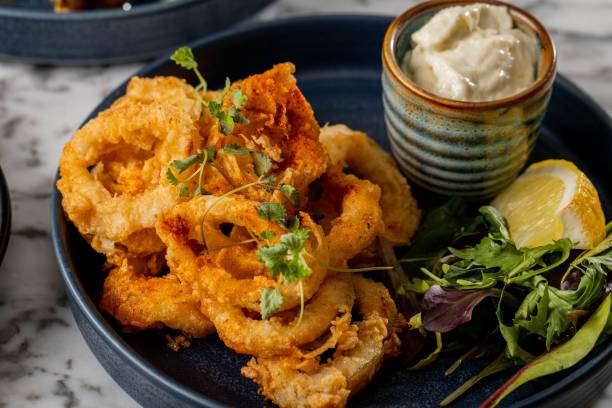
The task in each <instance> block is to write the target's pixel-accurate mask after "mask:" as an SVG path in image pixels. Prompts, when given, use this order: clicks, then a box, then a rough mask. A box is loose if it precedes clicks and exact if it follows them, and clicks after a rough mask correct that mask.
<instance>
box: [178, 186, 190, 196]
mask: <svg viewBox="0 0 612 408" xmlns="http://www.w3.org/2000/svg"><path fill="white" fill-rule="evenodd" d="M179 196H181V197H189V187H187V186H183V187H182V188H181V191H180V192H179Z"/></svg>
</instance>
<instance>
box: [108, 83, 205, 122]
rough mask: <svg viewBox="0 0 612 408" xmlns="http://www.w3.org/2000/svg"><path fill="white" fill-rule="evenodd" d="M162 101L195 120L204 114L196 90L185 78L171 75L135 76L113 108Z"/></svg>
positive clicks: (161, 102)
mask: <svg viewBox="0 0 612 408" xmlns="http://www.w3.org/2000/svg"><path fill="white" fill-rule="evenodd" d="M152 103H160V104H167V105H172V106H174V107H177V108H179V109H181V110H183V111H184V112H187V113H188V114H189V115H190V116H191V117H192V118H193V119H194V120H196V119H199V117H200V115H201V114H202V104H201V103H200V100H199V98H198V95H197V93H196V90H195V89H194V88H193V87H192V86H191V85H189V84H188V83H187V82H186V81H185V80H184V79H180V78H176V77H171V76H157V77H153V78H142V77H133V78H132V79H130V82H129V83H128V85H127V89H126V91H125V95H123V96H122V97H120V98H118V99H117V100H116V101H115V102H113V104H112V105H111V109H115V108H119V107H122V106H126V105H134V104H146V105H148V104H152Z"/></svg>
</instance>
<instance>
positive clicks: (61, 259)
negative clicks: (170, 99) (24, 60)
mask: <svg viewBox="0 0 612 408" xmlns="http://www.w3.org/2000/svg"><path fill="white" fill-rule="evenodd" d="M194 1H197V0H194ZM392 18H393V17H390V16H384V15H367V14H324V15H310V16H297V17H288V18H280V19H275V20H271V21H263V22H250V23H247V24H244V25H241V26H239V27H235V28H230V29H227V30H223V31H221V32H219V33H215V34H212V35H209V36H205V37H202V38H200V39H196V40H194V41H192V42H190V43H188V44H187V45H188V46H190V47H192V48H197V47H202V46H205V45H207V44H210V43H213V42H215V41H218V40H220V39H223V38H227V37H234V36H240V35H244V34H246V33H249V32H252V31H256V30H265V29H270V28H278V27H282V26H287V25H293V24H307V23H313V22H317V23H319V22H321V23H330V22H341V21H344V22H346V21H354V22H362V23H363V22H365V23H368V22H376V23H385V24H388V23H390V22H391V19H392ZM170 55H171V52H169V53H165V54H163V55H162V56H160V57H159V58H157V59H155V60H154V61H152V62H150V63H148V64H146V65H145V66H144V67H142V68H141V69H139V70H138V71H136V72H135V73H133V74H132V75H130V76H129V77H128V78H127V79H126V80H125V81H124V82H122V83H121V84H120V85H118V86H117V87H116V88H115V89H114V90H113V91H112V92H111V93H110V94H109V95H108V96H107V97H106V98H104V99H103V100H102V101H101V102H100V103H99V104H98V105H97V106H96V107H95V108H94V110H93V111H92V112H91V113H90V114H89V115H88V117H87V118H86V119H85V121H84V122H83V123H86V122H87V121H88V120H89V119H90V118H91V117H93V116H94V115H95V114H97V112H98V111H99V110H100V109H103V108H105V107H107V106H108V105H109V103H110V102H112V101H113V100H115V99H116V98H117V95H118V94H119V93H120V92H122V91H124V89H125V86H126V84H127V82H128V81H129V80H130V78H131V77H132V76H135V75H150V74H151V73H153V72H154V71H156V70H157V69H159V68H160V66H162V65H164V64H165V63H167V61H168V58H169V56H170ZM555 82H556V83H557V86H558V87H560V88H565V90H566V91H567V92H568V93H569V94H572V95H573V96H575V97H576V98H577V99H578V100H580V101H582V102H583V103H584V104H586V105H588V107H589V109H590V110H592V111H593V113H594V114H595V115H596V116H597V117H598V119H600V120H601V121H602V123H604V124H605V125H606V127H607V128H608V129H609V131H610V135H612V117H610V115H608V113H607V112H606V111H605V110H604V109H603V108H602V107H601V106H600V105H599V104H598V103H597V102H595V101H594V100H593V98H592V97H590V96H589V95H588V94H586V93H585V92H584V91H583V90H582V89H580V88H579V87H578V86H577V85H576V84H574V83H573V82H572V81H570V80H569V79H568V78H566V77H565V76H564V75H562V74H560V73H558V74H557V76H556V78H555ZM553 97H554V92H553ZM81 126H82V125H81ZM58 178H59V170H58V171H57V173H56V177H55V179H54V183H53V187H52V194H51V234H52V241H53V249H54V253H55V257H56V259H57V262H58V265H59V267H60V268H59V269H60V274H61V276H62V280H63V282H64V285H65V287H66V288H67V290H68V294H69V297H70V298H71V300H72V301H74V302H76V305H77V307H78V308H79V311H80V312H81V313H82V314H83V315H84V316H85V317H86V319H87V320H88V322H89V323H90V324H91V326H92V327H93V328H94V329H95V331H96V332H97V334H98V335H99V336H100V338H102V339H103V340H104V341H105V342H106V343H107V345H109V346H110V347H111V348H112V349H113V350H114V351H115V352H117V353H118V354H120V355H121V356H122V357H123V360H124V361H127V362H128V363H129V364H130V365H131V366H132V367H133V368H135V369H136V370H137V371H138V372H139V373H140V374H141V375H143V376H144V377H146V378H148V379H150V380H152V381H153V382H155V383H156V384H157V385H158V386H159V387H160V388H162V389H163V390H164V391H166V392H169V393H172V394H173V395H174V396H177V397H179V398H181V399H183V400H185V401H188V402H191V403H195V404H199V405H202V406H207V407H211V408H221V407H227V405H225V404H223V403H221V402H219V401H217V400H215V399H212V398H210V397H207V396H205V395H203V394H202V393H200V392H197V391H194V390H192V389H191V388H190V387H188V386H186V385H184V384H182V383H180V382H179V381H177V380H175V379H174V378H172V377H170V376H169V375H167V374H165V373H163V372H161V370H159V369H158V368H157V367H156V366H155V365H153V364H151V363H149V362H147V361H146V360H145V359H144V358H142V357H141V356H140V355H139V354H138V352H137V351H136V350H135V349H133V348H132V347H131V346H130V345H129V344H128V343H127V342H125V341H124V340H123V339H122V338H121V336H119V334H118V333H117V332H116V331H115V330H114V329H113V328H112V327H111V325H110V324H109V322H108V321H107V319H105V318H104V316H103V315H102V314H101V313H100V311H99V310H98V308H97V306H96V305H95V304H94V303H93V301H92V300H91V298H90V297H89V296H88V295H87V293H86V291H85V289H84V288H83V286H82V284H81V282H80V280H79V278H78V276H77V274H76V270H73V268H72V266H73V265H72V261H71V260H70V259H69V257H68V253H67V249H66V248H64V245H63V243H64V240H63V238H64V237H65V234H64V233H63V232H64V231H65V229H66V228H67V223H68V222H69V221H68V220H67V219H66V218H65V215H64V213H63V209H62V206H61V200H60V194H59V191H58V190H57V186H56V184H55V181H57V179H58ZM62 218H63V219H64V220H65V221H66V223H64V224H63V225H61V224H60V221H61V219H62ZM79 329H80V327H79ZM92 354H94V356H95V357H96V359H98V357H97V356H96V355H95V353H93V352H92ZM611 357H612V342H610V344H608V346H607V347H606V348H604V349H602V350H601V351H600V352H599V353H598V354H597V355H595V356H593V357H592V358H591V359H590V360H589V361H588V362H587V363H585V364H584V365H582V366H581V367H579V368H578V369H577V370H575V371H573V372H571V373H570V374H568V375H567V376H565V377H563V378H562V379H561V380H559V381H558V382H556V383H555V384H553V385H551V386H549V387H546V388H544V389H543V390H540V391H538V392H536V393H535V394H532V395H530V396H529V397H526V398H524V399H522V400H519V401H516V402H515V403H513V404H511V406H512V407H514V408H518V407H525V406H528V405H532V404H536V403H538V402H542V401H544V400H546V399H548V398H550V397H556V396H559V395H562V394H564V392H563V391H562V390H563V388H565V387H567V386H569V385H572V384H574V383H575V382H576V381H577V380H580V379H583V378H584V376H585V375H587V374H588V373H589V371H592V370H593V369H595V368H596V366H598V364H599V363H601V362H602V361H603V360H604V359H607V360H608V361H610V359H611ZM111 378H112V377H111ZM113 380H114V378H113ZM119 385H120V386H121V384H119ZM128 394H129V393H128ZM130 397H131V396H130Z"/></svg>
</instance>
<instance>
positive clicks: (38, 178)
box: [0, 0, 612, 408]
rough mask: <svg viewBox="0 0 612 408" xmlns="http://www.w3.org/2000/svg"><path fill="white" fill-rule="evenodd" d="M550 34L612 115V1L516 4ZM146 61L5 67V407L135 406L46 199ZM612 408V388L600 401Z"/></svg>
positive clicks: (386, 8)
mask: <svg viewBox="0 0 612 408" xmlns="http://www.w3.org/2000/svg"><path fill="white" fill-rule="evenodd" d="M413 3H415V1H406V0H402V1H400V0H308V1H305V0H303V1H300V0H280V1H278V2H277V3H276V4H274V5H272V6H270V7H268V8H267V9H265V10H264V11H262V12H261V13H259V15H257V16H256V18H257V19H275V18H279V17H283V16H288V15H305V14H321V13H367V14H372V13H374V14H386V15H397V14H399V13H400V12H401V11H403V10H404V9H406V8H407V7H409V6H410V5H411V4H413ZM514 3H516V4H517V5H519V6H522V7H525V8H527V9H528V10H530V11H531V12H532V13H533V14H535V15H536V16H537V17H538V18H539V19H540V20H541V21H542V22H543V23H544V24H545V25H546V26H547V27H548V28H549V30H550V31H551V32H552V34H553V37H554V40H555V42H556V44H557V49H558V52H559V71H560V72H562V73H563V74H565V75H567V76H568V77H569V78H570V79H572V80H573V81H575V82H576V83H577V84H578V85H579V86H580V87H582V88H583V89H584V90H585V91H586V92H587V93H588V94H590V95H591V96H592V97H593V99H595V100H596V101H597V102H598V103H600V104H601V105H602V106H603V107H604V109H606V110H607V111H608V112H609V113H612V0H581V1H575V0H519V1H515V2H514ZM139 67H140V65H139V64H133V65H120V66H113V67H103V68H91V67H90V68H65V67H64V68H48V67H34V66H29V65H24V64H18V63H5V62H1V63H0V164H1V165H2V168H3V170H4V172H5V175H6V177H7V180H8V183H9V185H10V190H11V196H12V201H13V203H12V205H13V228H12V237H11V242H10V244H9V248H8V252H7V255H6V258H5V260H4V262H3V264H2V266H1V267H0V407H51V408H54V407H132V406H136V404H135V403H134V402H133V401H132V400H131V399H130V397H129V396H127V395H126V394H125V393H124V392H123V391H122V390H121V389H120V388H119V387H118V386H117V385H116V384H115V383H114V382H113V380H112V379H111V378H110V377H109V376H108V374H106V372H105V371H104V370H103V369H102V367H101V366H100V365H99V364H98V362H97V361H96V360H95V358H94V356H93V354H91V352H90V351H89V349H88V348H87V346H86V344H85V342H84V341H83V339H82V338H81V335H80V333H79V331H78V329H77V327H76V325H75V322H74V319H73V318H72V315H71V313H70V311H69V309H68V306H67V305H66V298H65V295H64V291H63V289H62V284H61V281H60V277H59V274H58V271H57V266H56V262H55V258H54V255H53V251H52V247H51V242H50V239H49V235H50V227H49V198H50V192H51V183H52V180H53V177H54V173H55V171H56V168H57V162H58V159H59V155H60V151H61V149H62V145H63V143H64V142H65V141H66V140H67V138H68V137H69V135H70V133H71V132H72V131H74V130H75V129H76V128H77V127H78V126H79V125H80V123H81V122H82V120H83V119H84V118H85V117H86V116H87V114H88V113H89V112H91V110H92V109H93V108H94V107H95V106H96V105H97V104H98V103H99V102H100V100H101V99H102V98H103V97H105V96H106V95H107V94H108V93H109V92H110V91H111V90H112V89H113V88H115V87H116V86H117V85H119V84H120V83H121V82H122V81H124V80H125V79H126V78H127V77H128V76H129V75H130V74H132V73H133V72H135V71H136V70H137V69H138V68H139ZM597 407H598V408H603V407H612V386H611V387H609V388H608V390H607V392H606V394H605V395H604V397H603V398H602V399H601V400H600V401H599V402H598V405H597Z"/></svg>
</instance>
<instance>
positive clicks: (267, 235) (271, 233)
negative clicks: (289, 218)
mask: <svg viewBox="0 0 612 408" xmlns="http://www.w3.org/2000/svg"><path fill="white" fill-rule="evenodd" d="M259 236H261V237H262V238H263V239H272V238H274V237H275V236H276V232H274V231H270V230H266V231H262V232H261V234H259Z"/></svg>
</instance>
